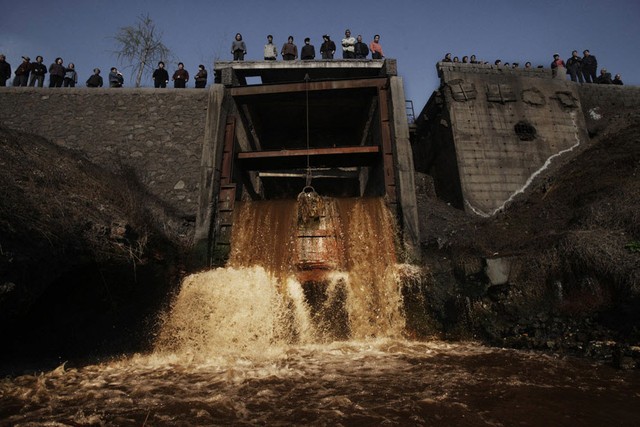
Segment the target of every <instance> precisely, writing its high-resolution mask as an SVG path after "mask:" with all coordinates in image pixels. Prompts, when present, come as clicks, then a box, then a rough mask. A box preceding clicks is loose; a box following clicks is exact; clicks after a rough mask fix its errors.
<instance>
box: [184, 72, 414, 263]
mask: <svg viewBox="0 0 640 427" xmlns="http://www.w3.org/2000/svg"><path fill="white" fill-rule="evenodd" d="M215 72H216V82H217V83H220V84H217V85H216V86H215V88H214V89H213V90H212V102H213V103H214V104H213V105H212V106H211V111H215V112H216V113H215V114H210V115H209V119H208V122H207V132H206V135H207V136H206V139H205V151H204V154H203V159H202V160H203V163H202V164H203V168H202V180H201V183H202V185H203V191H201V193H200V194H201V197H203V198H202V199H201V200H200V203H199V206H200V211H199V212H198V220H197V224H196V242H197V244H200V245H202V243H203V242H207V245H209V247H208V249H207V253H208V255H207V256H208V258H209V262H210V263H214V264H219V263H220V262H221V260H224V259H226V254H227V253H228V251H229V247H230V244H231V241H230V236H231V234H232V227H233V211H234V205H235V202H236V201H240V200H273V199H295V198H296V197H298V195H299V194H300V193H301V192H302V191H303V189H304V188H307V189H313V192H310V193H308V195H309V196H311V195H312V194H316V192H317V194H320V195H322V196H328V197H340V198H344V197H384V198H385V200H386V202H387V204H388V206H389V207H390V208H391V210H392V211H393V212H394V213H395V214H396V216H397V218H398V222H399V223H400V224H402V243H403V246H404V248H405V250H406V251H407V252H408V253H410V254H412V255H413V257H417V248H418V246H419V241H418V226H417V223H418V216H417V206H416V198H415V191H414V188H415V185H414V179H413V167H412V164H413V161H412V158H411V154H412V153H411V147H410V144H409V132H408V130H409V129H408V123H407V118H406V110H405V99H404V91H403V87H402V80H401V79H400V78H399V77H398V76H397V75H396V63H395V61H394V60H373V61H283V62H264V61H260V62H219V63H217V64H216V68H215ZM251 79H254V80H257V81H256V82H254V84H247V83H251ZM207 141H211V142H210V143H207ZM323 218H324V216H323ZM331 228H333V227H329V229H324V228H322V229H318V230H313V233H312V234H313V236H310V235H309V233H302V234H305V235H307V237H309V238H311V240H314V239H313V238H312V237H315V238H317V239H325V238H326V237H328V236H331V235H333V234H335V233H334V232H333V231H331ZM322 230H325V231H322ZM327 233H328V234H327ZM317 239H316V240H317ZM314 245H315V244H312V246H314ZM334 246H335V245H334Z"/></svg>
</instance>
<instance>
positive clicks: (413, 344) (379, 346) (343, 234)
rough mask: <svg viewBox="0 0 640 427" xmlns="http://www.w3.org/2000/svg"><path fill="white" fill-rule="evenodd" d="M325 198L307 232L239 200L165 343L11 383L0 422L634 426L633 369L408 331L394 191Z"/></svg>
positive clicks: (173, 316) (287, 216) (286, 207)
mask: <svg viewBox="0 0 640 427" xmlns="http://www.w3.org/2000/svg"><path fill="white" fill-rule="evenodd" d="M326 202H327V203H328V207H327V208H326V209H327V210H326V212H330V214H329V216H331V215H335V217H334V218H324V219H319V218H314V219H313V221H311V220H310V221H308V222H307V223H306V224H304V225H303V226H300V225H299V222H298V219H299V218H298V212H297V210H296V203H295V201H271V202H264V203H263V202H258V203H256V202H251V203H243V204H240V206H239V207H238V209H237V211H236V221H235V223H234V235H233V248H232V250H231V256H230V260H229V266H228V267H226V268H218V269H213V270H210V271H204V272H200V273H197V274H194V275H191V276H189V277H187V278H186V279H185V280H184V282H183V283H182V288H181V291H180V294H179V295H178V297H177V298H176V300H175V302H174V304H173V307H172V309H171V311H170V312H169V313H167V315H166V317H165V319H164V322H163V328H162V331H161V333H160V335H159V337H158V340H157V343H156V348H155V351H154V352H152V353H150V354H146V355H133V356H128V357H125V358H122V359H121V360H115V361H111V362H107V363H97V364H93V365H88V366H84V367H80V368H74V367H65V366H64V365H62V366H60V367H59V368H57V369H55V370H53V371H50V372H43V373H40V374H36V375H34V374H29V375H21V376H17V377H13V378H5V379H2V380H0V426H5V425H6V426H40V425H51V426H67V425H99V426H151V425H154V426H163V425H168V426H174V425H176V426H192V425H202V426H209V425H216V426H219V425H220V426H223V425H224V426H227V425H228V426H236V425H246V426H250V425H317V426H326V425H345V426H347V425H367V426H369V425H417V426H512V425H527V426H549V425H554V426H556V425H557V426H573V425H580V426H602V425H622V426H626V425H628V426H635V425H637V422H638V419H640V372H638V371H630V372H624V371H616V370H614V369H613V368H611V367H609V366H603V365H598V364H594V363H591V362H588V361H584V360H578V359H572V358H564V357H560V356H557V355H550V354H542V353H537V352H530V351H519V350H506V349H500V348H489V347H486V346H483V345H481V344H478V343H474V342H458V343H446V342H442V341H438V340H433V341H412V340H407V339H404V338H403V337H402V332H403V329H404V316H403V312H402V297H401V292H400V286H401V280H400V279H399V276H403V275H407V274H408V273H410V272H411V269H410V268H407V267H406V266H404V267H403V266H401V265H398V264H397V258H396V252H395V246H396V242H395V231H394V227H393V220H392V216H391V215H390V213H389V211H388V210H387V209H386V207H385V204H384V201H383V200H381V199H345V200H339V199H338V200H326ZM314 215H315V214H314ZM300 236H302V237H303V238H305V239H307V238H313V239H316V238H317V237H318V236H320V240H317V241H315V240H314V241H311V242H305V243H304V244H300V243H299V242H298V241H297V240H299V238H300ZM309 236H313V237H309ZM338 237H339V238H340V243H339V244H337V243H335V242H334V240H335V239H336V238H338ZM322 239H324V240H322ZM327 239H328V240H327ZM332 239H333V240H332ZM325 240H327V241H326V242H325ZM301 250H302V251H303V252H304V254H302V255H301V254H300V253H299V251H301ZM331 251H335V253H332V252H331ZM332 256H333V257H334V258H333V259H325V260H324V262H321V261H322V260H321V259H320V258H322V257H325V258H327V257H329V258H331V257H332ZM318 257H320V258H318ZM310 259H311V261H313V262H310ZM309 266H319V267H322V268H325V267H327V266H339V267H340V268H339V269H336V270H323V271H321V272H319V273H318V275H309V274H307V273H308V271H306V270H304V269H306V268H308V267H309ZM300 268H302V269H303V270H302V271H301V270H300ZM300 277H302V278H304V279H309V278H310V277H312V278H313V280H312V282H311V283H307V282H305V280H299V278H300ZM332 322H338V323H340V325H339V326H340V327H338V328H336V327H335V325H332ZM336 331H337V332H338V333H337V334H336V333H335V332H336Z"/></svg>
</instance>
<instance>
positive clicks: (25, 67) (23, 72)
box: [13, 56, 31, 86]
mask: <svg viewBox="0 0 640 427" xmlns="http://www.w3.org/2000/svg"><path fill="white" fill-rule="evenodd" d="M30 61H31V58H29V57H28V56H23V57H22V63H21V64H20V65H18V68H16V76H15V78H14V79H13V85H14V86H26V85H27V83H29V73H30V72H31V62H30Z"/></svg>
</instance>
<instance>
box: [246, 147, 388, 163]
mask: <svg viewBox="0 0 640 427" xmlns="http://www.w3.org/2000/svg"><path fill="white" fill-rule="evenodd" d="M379 151H380V149H379V148H378V147H377V146H371V145H369V146H364V147H363V146H357V147H330V148H310V149H304V148H302V149H299V150H273V151H245V152H242V153H238V160H245V159H263V158H272V157H299V156H307V155H308V156H316V155H340V154H360V153H377V152H379Z"/></svg>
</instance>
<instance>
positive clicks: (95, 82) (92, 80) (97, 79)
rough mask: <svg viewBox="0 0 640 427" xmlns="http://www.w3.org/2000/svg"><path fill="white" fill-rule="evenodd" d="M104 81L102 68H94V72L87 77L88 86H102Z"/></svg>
mask: <svg viewBox="0 0 640 427" xmlns="http://www.w3.org/2000/svg"><path fill="white" fill-rule="evenodd" d="M102 84H103V81H102V76H101V75H100V68H94V69H93V74H92V75H91V77H89V78H88V79H87V87H102Z"/></svg>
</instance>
